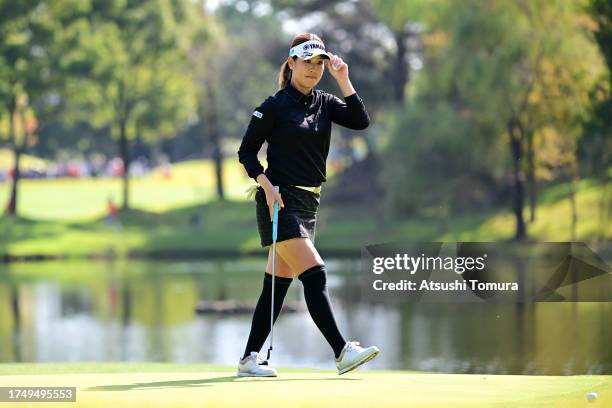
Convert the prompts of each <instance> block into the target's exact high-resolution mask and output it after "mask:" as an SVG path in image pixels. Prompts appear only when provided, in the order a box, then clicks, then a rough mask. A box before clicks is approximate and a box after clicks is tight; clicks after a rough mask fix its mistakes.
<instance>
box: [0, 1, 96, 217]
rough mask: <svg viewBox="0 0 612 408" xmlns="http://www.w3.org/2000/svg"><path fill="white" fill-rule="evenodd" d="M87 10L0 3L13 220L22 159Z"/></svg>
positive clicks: (1, 97) (0, 68)
mask: <svg viewBox="0 0 612 408" xmlns="http://www.w3.org/2000/svg"><path fill="white" fill-rule="evenodd" d="M86 9H87V5H86V4H83V3H80V2H75V1H70V0H63V1H42V0H38V1H36V0H32V1H20V2H10V1H1V2H0V73H1V74H2V78H3V81H1V82H0V101H1V102H2V105H3V107H4V110H5V113H6V114H5V115H4V121H5V122H6V123H7V125H6V126H5V127H6V128H8V132H7V134H8V139H9V145H10V146H11V149H12V150H13V154H14V157H15V160H14V166H13V172H12V173H13V180H12V185H11V194H10V197H9V202H8V204H7V207H6V210H7V213H8V214H9V215H12V216H15V215H17V208H18V205H17V204H18V197H19V181H20V159H21V155H22V154H23V152H24V151H25V149H26V148H27V147H28V146H29V145H30V144H31V143H33V142H34V134H35V132H36V130H37V129H38V125H39V123H38V122H39V116H40V113H41V111H43V110H44V106H45V105H46V104H48V99H47V98H48V96H49V95H50V93H52V92H53V91H54V90H56V89H57V87H58V86H60V83H61V77H62V75H61V67H60V64H59V60H60V55H61V51H62V50H63V49H64V47H66V45H67V43H68V42H69V41H70V40H71V39H73V38H72V37H71V35H70V30H71V28H72V27H73V26H74V25H75V24H77V22H78V19H79V17H80V16H82V13H83V12H84V11H85V10H86ZM60 33H62V34H60Z"/></svg>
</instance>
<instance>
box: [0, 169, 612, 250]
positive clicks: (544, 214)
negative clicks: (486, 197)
mask: <svg viewBox="0 0 612 408" xmlns="http://www.w3.org/2000/svg"><path fill="white" fill-rule="evenodd" d="M224 168H225V188H226V194H227V197H228V201H225V202H221V201H217V200H214V199H213V197H214V195H215V191H214V188H213V185H212V183H211V181H210V180H212V179H213V167H212V164H211V163H210V162H207V161H193V162H185V163H181V164H177V165H175V166H173V170H172V178H171V179H167V178H165V177H164V176H163V175H162V174H161V173H159V172H153V173H152V174H150V175H148V176H146V177H142V178H134V180H133V181H132V193H131V196H132V200H131V202H132V205H133V207H134V208H135V209H134V210H130V211H128V212H123V213H122V214H121V223H122V228H121V229H116V228H114V227H112V226H109V225H107V224H106V223H105V222H104V213H105V205H106V200H107V198H108V197H109V195H110V196H113V197H114V198H115V200H116V201H117V202H119V201H120V200H119V196H120V194H119V192H120V186H121V184H120V180H113V179H99V180H72V179H59V180H25V181H24V182H23V185H22V191H21V196H20V207H19V213H20V214H21V216H20V218H17V219H12V218H8V217H5V216H4V217H0V254H11V255H16V256H23V255H32V254H35V255H66V256H84V255H90V254H94V255H101V256H104V255H109V254H112V255H125V254H127V253H128V252H130V251H160V250H170V251H172V250H212V251H216V250H227V251H236V250H238V251H245V252H251V251H259V250H261V247H260V243H259V236H258V234H257V228H256V223H255V209H254V203H253V202H247V201H245V197H244V193H243V191H244V188H246V187H247V186H248V185H249V184H251V181H250V179H248V178H246V176H245V175H244V174H243V169H242V168H241V167H240V164H239V163H237V162H236V161H235V160H228V161H227V162H226V163H225V167H224ZM8 188H9V183H7V182H5V183H3V184H0V203H3V202H5V200H6V197H7V194H8ZM567 193H568V188H567V185H564V184H560V185H557V186H553V187H550V188H548V189H545V190H543V191H542V192H541V194H540V197H539V200H540V201H539V203H540V205H539V207H538V211H537V219H536V221H535V222H534V223H529V224H528V233H529V236H530V238H532V239H534V240H541V241H569V240H571V239H572V237H571V228H570V223H569V220H570V203H569V199H568V198H567ZM602 194H603V188H602V187H601V186H600V185H597V184H595V183H593V182H591V181H590V180H583V181H581V182H580V183H579V185H578V195H577V204H578V226H577V235H576V240H578V241H593V240H610V238H612V222H606V221H605V219H604V218H602V217H601V214H600V209H599V208H600V202H601V197H602ZM321 200H322V205H321V208H320V213H319V218H318V223H317V235H316V244H317V247H318V248H319V249H320V250H323V251H325V250H351V251H356V250H359V248H360V247H362V246H364V245H367V244H371V243H380V242H386V241H393V240H410V241H496V240H507V239H511V238H512V236H513V233H514V222H515V221H514V217H513V215H512V214H511V212H510V211H509V210H508V211H491V212H479V213H476V212H472V213H466V214H462V215H458V216H452V217H447V218H441V217H436V216H428V217H419V218H413V219H407V220H400V221H393V222H387V223H379V222H377V220H376V217H374V216H372V211H371V209H369V208H363V207H360V206H359V204H358V203H357V204H355V205H352V206H342V207H339V206H334V205H331V203H326V201H325V192H323V195H322V199H321ZM525 213H526V215H527V210H526V211H525ZM194 216H198V217H200V218H201V220H202V226H201V227H200V228H197V227H194V226H192V225H191V223H190V219H192V218H193V217H194Z"/></svg>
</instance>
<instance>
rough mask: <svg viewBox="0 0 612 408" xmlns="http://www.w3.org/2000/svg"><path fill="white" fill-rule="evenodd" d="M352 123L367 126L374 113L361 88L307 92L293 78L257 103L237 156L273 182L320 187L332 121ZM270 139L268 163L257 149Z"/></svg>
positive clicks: (253, 172)
mask: <svg viewBox="0 0 612 408" xmlns="http://www.w3.org/2000/svg"><path fill="white" fill-rule="evenodd" d="M332 122H334V123H337V124H339V125H341V126H345V127H347V128H350V129H355V130H361V129H365V128H367V127H368V125H369V124H370V117H369V116H368V112H367V111H366V108H365V106H364V104H363V101H362V100H361V98H360V97H359V95H357V94H356V93H354V94H352V95H350V96H347V97H345V98H344V102H343V101H342V100H340V98H338V97H336V96H334V95H332V94H330V93H327V92H323V91H320V90H311V91H310V93H309V94H308V95H304V94H302V93H301V92H300V91H298V90H297V89H295V88H294V87H293V86H292V85H291V83H288V84H287V85H286V86H285V88H283V89H281V90H279V91H278V92H277V93H276V94H275V95H273V96H270V97H268V98H267V99H266V100H265V101H264V102H263V103H262V104H261V105H260V106H258V107H257V108H256V109H255V110H254V111H253V115H252V116H251V121H250V123H249V126H248V128H247V130H246V132H245V134H244V137H243V139H242V143H241V144H240V149H239V150H238V158H239V161H240V163H242V164H243V165H244V168H245V169H246V171H247V173H248V175H249V177H252V178H253V179H257V176H259V175H260V174H261V173H265V175H266V177H268V179H269V180H270V181H271V182H272V184H291V185H300V186H310V187H317V186H320V185H321V183H323V182H325V181H326V177H325V162H326V160H327V154H328V153H329V144H330V136H331V124H332ZM264 141H267V142H268V152H267V160H268V168H267V169H266V170H265V172H264V168H263V166H262V165H261V163H260V162H259V160H258V158H257V152H258V151H259V149H260V148H261V146H262V145H263V143H264Z"/></svg>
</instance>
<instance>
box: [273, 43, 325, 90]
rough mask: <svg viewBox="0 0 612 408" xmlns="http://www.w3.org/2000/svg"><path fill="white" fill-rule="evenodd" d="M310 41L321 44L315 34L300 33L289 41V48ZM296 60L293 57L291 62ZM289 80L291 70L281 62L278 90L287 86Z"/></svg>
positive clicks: (285, 63)
mask: <svg viewBox="0 0 612 408" xmlns="http://www.w3.org/2000/svg"><path fill="white" fill-rule="evenodd" d="M310 40H316V41H321V42H323V40H322V39H321V38H320V37H319V36H318V35H316V34H313V33H302V34H298V35H296V36H295V38H294V39H293V41H291V46H290V47H289V48H293V47H295V46H296V45H299V44H302V43H305V42H306V41H310ZM296 59H297V57H296V56H295V55H294V56H293V60H294V61H295V60H296ZM290 80H291V69H290V68H289V64H287V61H286V60H285V62H283V64H282V65H281V67H280V71H279V72H278V89H283V88H284V87H285V85H287V82H289V81H290Z"/></svg>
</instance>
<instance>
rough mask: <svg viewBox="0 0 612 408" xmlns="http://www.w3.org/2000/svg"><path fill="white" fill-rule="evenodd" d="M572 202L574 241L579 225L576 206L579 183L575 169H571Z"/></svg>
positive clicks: (570, 196)
mask: <svg viewBox="0 0 612 408" xmlns="http://www.w3.org/2000/svg"><path fill="white" fill-rule="evenodd" d="M570 172H571V173H570V183H569V184H570V194H569V198H570V204H571V209H572V224H571V234H572V241H576V227H577V226H578V207H577V206H576V184H577V183H578V174H577V171H575V169H571V170H570Z"/></svg>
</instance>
